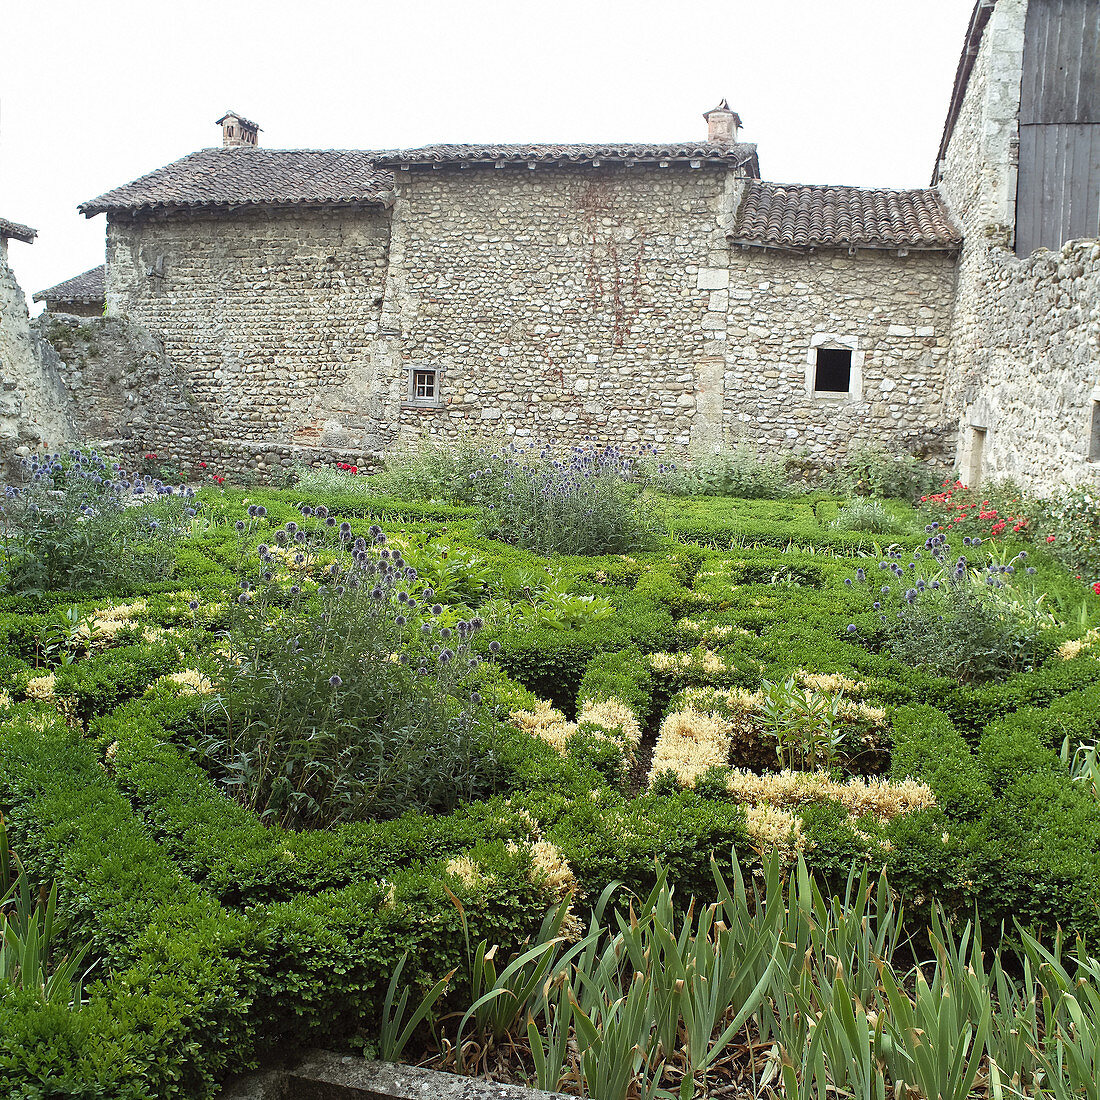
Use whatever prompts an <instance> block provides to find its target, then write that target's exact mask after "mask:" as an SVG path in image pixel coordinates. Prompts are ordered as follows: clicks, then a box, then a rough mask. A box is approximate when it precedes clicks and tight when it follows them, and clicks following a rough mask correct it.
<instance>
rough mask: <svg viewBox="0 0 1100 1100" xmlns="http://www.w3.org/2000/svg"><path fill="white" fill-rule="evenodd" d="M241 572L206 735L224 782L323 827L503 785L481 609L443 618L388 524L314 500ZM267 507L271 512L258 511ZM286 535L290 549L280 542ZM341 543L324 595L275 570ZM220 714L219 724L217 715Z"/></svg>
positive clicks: (253, 802) (250, 800)
mask: <svg viewBox="0 0 1100 1100" xmlns="http://www.w3.org/2000/svg"><path fill="white" fill-rule="evenodd" d="M301 511H302V515H303V518H304V519H307V518H312V519H313V523H312V525H311V526H310V527H308V528H306V529H303V528H302V527H300V526H299V525H298V524H297V523H296V522H294V521H290V522H289V523H288V524H287V526H286V527H284V528H282V529H281V530H280V531H278V532H277V533H276V540H275V544H276V545H275V547H274V548H271V547H269V546H267V544H261V546H260V549H259V551H258V563H257V566H256V574H255V575H256V579H255V580H254V581H249V580H247V579H246V580H244V581H242V582H241V583H242V591H241V593H240V595H239V596H238V599H237V603H236V607H237V615H236V621H235V623H234V625H233V627H232V629H231V631H230V635H229V638H228V640H227V646H226V649H225V651H224V658H223V664H222V668H221V670H220V673H219V683H220V684H221V685H222V686H221V688H220V691H219V694H218V695H217V696H216V697H215V700H214V701H213V702H212V704H211V707H210V711H209V714H210V720H211V725H210V729H209V730H208V732H207V733H206V734H205V736H204V737H203V738H202V739H201V740H200V741H199V742H198V743H197V744H196V746H195V747H196V751H197V752H198V753H199V754H200V756H201V758H202V759H203V761H204V762H205V763H206V765H207V766H208V767H210V768H211V769H213V771H214V773H215V774H216V776H217V777H218V780H219V782H220V783H221V784H222V785H223V786H224V787H225V788H226V789H227V790H228V791H230V792H231V793H233V794H234V796H235V797H237V798H239V799H240V800H241V801H242V802H243V803H244V804H245V805H246V806H248V807H249V808H250V809H252V810H253V811H255V812H256V813H257V814H258V815H259V816H260V819H261V820H263V821H278V822H279V823H281V824H284V825H293V826H297V827H302V826H311V827H316V826H322V825H333V824H337V823H340V822H344V821H354V820H362V819H365V818H373V817H391V816H396V815H398V814H400V813H402V812H404V811H405V810H407V809H409V808H414V807H416V808H423V809H432V810H449V809H452V808H453V807H454V806H455V805H456V804H457V802H458V801H459V800H461V799H463V798H471V797H476V796H478V795H483V794H485V793H488V791H490V790H491V789H492V786H493V783H494V780H495V772H496V757H495V753H494V752H493V748H492V731H493V721H492V719H491V716H489V715H488V714H487V712H486V709H485V707H484V706H483V705H482V701H481V697H480V695H479V694H478V692H477V691H476V690H474V688H475V684H474V680H473V670H474V669H476V667H477V665H478V664H479V661H480V659H479V658H478V657H475V656H473V655H472V652H471V648H470V643H471V640H472V638H473V636H474V634H475V633H476V632H477V630H478V629H479V628H480V626H481V625H482V624H481V620H478V619H471V620H466V619H460V620H459V621H458V622H457V624H456V626H455V628H454V629H453V630H452V629H451V628H450V627H440V626H438V624H437V622H436V619H437V617H438V615H439V614H440V613H441V611H442V605H441V604H432V603H430V601H431V600H432V599H434V597H435V593H434V591H433V590H432V589H430V588H418V589H416V590H415V591H416V592H417V593H418V595H419V597H420V598H419V599H418V598H414V597H412V596H410V595H409V587H410V582H412V581H414V580H415V579H416V570H415V569H413V568H412V566H409V565H407V564H406V562H405V560H404V558H403V557H402V556H401V554H400V553H399V552H393V553H391V551H390V550H389V549H387V548H386V547H385V545H384V544H385V538H384V536H383V535H382V533H381V529H380V528H378V527H377V526H376V525H372V527H371V528H370V530H369V532H368V534H367V537H366V538H364V537H360V538H358V539H353V537H352V534H351V529H350V525H348V524H345V525H343V526H342V527H336V526H335V525H329V524H327V523H326V522H325V521H326V520H327V519H328V518H329V517H328V515H327V509H325V508H324V507H323V506H322V507H321V508H320V509H319V512H320V513H321V514H319V515H316V516H314V512H313V509H312V508H311V507H310V506H308V505H303V506H302V509H301ZM254 518H262V517H254ZM284 546H285V547H286V549H284ZM325 550H329V551H330V552H331V555H332V556H333V557H334V560H333V561H332V562H331V564H329V565H328V566H327V567H325V568H324V569H323V570H322V571H321V579H320V583H319V586H318V588H317V596H316V600H315V601H313V600H309V599H307V597H306V596H305V594H304V591H303V584H302V583H288V582H287V580H283V579H280V577H281V574H279V575H277V573H276V572H275V571H274V570H275V568H276V567H277V563H278V561H279V556H280V552H281V553H282V556H283V557H284V558H285V557H286V556H287V555H290V556H291V559H292V561H293V562H294V564H296V565H298V566H300V567H303V568H304V569H307V570H308V569H309V568H310V567H311V565H313V564H315V563H316V562H317V560H318V555H319V554H321V553H322V552H324V551H325ZM219 717H224V722H223V723H218V721H217V719H218V718H219Z"/></svg>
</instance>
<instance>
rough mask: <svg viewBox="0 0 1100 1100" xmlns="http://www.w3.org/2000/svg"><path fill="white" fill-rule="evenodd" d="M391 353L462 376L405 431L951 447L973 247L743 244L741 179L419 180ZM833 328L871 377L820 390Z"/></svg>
mask: <svg viewBox="0 0 1100 1100" xmlns="http://www.w3.org/2000/svg"><path fill="white" fill-rule="evenodd" d="M398 182H399V198H398V200H397V203H396V205H395V207H394V229H393V243H392V251H391V277H390V281H389V284H388V286H387V298H386V304H385V307H384V313H383V326H384V327H388V328H392V329H393V330H395V331H396V330H400V336H399V337H398V336H394V337H391V338H388V339H387V341H386V347H385V349H384V351H383V354H384V355H385V356H387V357H388V358H389V359H390V360H391V362H392V373H391V377H392V379H393V385H394V387H395V390H394V393H393V395H392V396H391V398H390V404H391V405H393V404H398V405H399V404H400V397H401V395H402V392H403V389H404V387H407V375H408V372H409V371H412V370H417V369H438V370H440V371H441V378H442V383H441V396H442V403H441V407H440V408H438V409H414V408H407V407H406V408H402V409H401V412H400V435H401V437H402V438H404V439H406V440H411V439H415V438H423V437H430V438H446V437H448V436H451V435H453V434H455V433H457V432H458V431H461V430H463V429H467V428H469V427H470V426H472V425H489V426H493V427H497V426H499V427H500V428H501V429H502V430H503V431H504V432H505V433H507V434H508V435H511V436H514V437H515V438H516V439H517V440H530V441H533V442H540V443H541V442H544V441H549V442H557V441H574V440H577V439H581V438H584V437H586V436H590V437H592V438H595V439H608V440H615V441H627V442H631V441H644V442H647V443H655V444H657V445H658V446H662V447H672V448H674V449H681V450H713V449H714V448H715V447H717V446H719V445H721V444H722V443H727V444H729V443H733V442H739V441H744V442H748V443H751V444H752V445H754V446H760V447H780V448H783V449H805V450H807V451H808V452H810V453H811V454H812V455H813V456H814V457H817V458H832V457H836V456H838V455H839V454H841V453H843V452H844V451H845V450H846V449H847V447H848V445H849V444H850V443H851V442H852V441H854V440H859V441H869V442H874V443H878V444H879V445H883V446H914V445H916V446H922V445H927V446H928V447H929V448H930V449H931V450H933V451H938V449H939V448H940V447H941V446H942V443H943V436H944V432H943V417H942V388H943V383H944V369H945V358H946V347H947V336H948V327H949V315H950V303H951V297H952V293H953V272H954V259H953V257H952V256H950V255H945V254H943V253H913V254H910V255H909V256H906V257H899V256H898V255H897V253H896V252H886V251H881V252H879V251H874V250H864V251H861V252H860V253H858V254H857V255H855V256H849V255H848V254H847V252H844V253H820V254H813V255H810V256H795V255H790V254H787V253H781V252H775V251H767V252H764V251H761V250H745V251H743V250H742V249H741V248H740V247H737V248H735V249H734V250H733V251H732V253H731V250H730V248H729V246H728V244H727V242H726V239H725V229H724V227H725V226H726V225H728V223H729V220H730V214H731V211H732V209H733V206H734V205H735V203H736V200H737V182H736V180H735V179H733V178H732V177H729V176H728V175H727V173H726V172H725V171H724V170H722V169H700V170H688V169H685V168H666V169H661V168H656V167H652V168H650V167H641V166H635V167H631V168H624V167H608V168H602V169H569V170H561V169H545V168H541V167H540V168H539V169H537V170H535V171H530V170H528V169H527V168H526V166H525V165H521V166H510V167H508V168H504V169H494V168H470V169H465V170H457V169H453V170H448V171H438V172H415V171H413V172H409V173H401V174H399V181H398ZM815 337H817V338H818V339H819V340H820V339H822V338H832V337H840V338H841V340H842V341H848V342H850V343H851V344H853V345H854V346H855V348H856V349H857V353H858V354H857V356H856V357H855V358H856V359H858V360H859V361H860V362H861V363H862V389H861V392H859V393H858V394H854V395H853V396H852V397H850V398H821V397H817V398H815V397H814V396H813V395H812V394H811V393H808V392H807V379H808V377H809V375H808V373H807V368H808V365H809V362H810V361H811V359H812V355H813V343H814V339H815Z"/></svg>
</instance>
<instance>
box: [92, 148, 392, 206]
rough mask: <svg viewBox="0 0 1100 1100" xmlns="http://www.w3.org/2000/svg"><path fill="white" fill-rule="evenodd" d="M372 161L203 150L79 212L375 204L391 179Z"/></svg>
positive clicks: (292, 152) (337, 154)
mask: <svg viewBox="0 0 1100 1100" xmlns="http://www.w3.org/2000/svg"><path fill="white" fill-rule="evenodd" d="M375 156H376V154H374V153H371V152H366V151H360V150H354V149H258V148H255V147H254V146H230V147H229V148H222V149H202V150H200V151H199V152H197V153H191V154H190V155H189V156H186V157H184V158H183V159H182V160H177V161H174V162H173V163H172V164H169V165H168V166H167V167H165V168H158V169H157V170H156V171H155V172H150V173H149V174H148V175H147V176H142V177H141V178H140V179H137V180H134V182H133V183H128V184H126V185H125V186H123V187H116V188H115V189H114V190H113V191H108V192H106V193H105V194H103V195H100V196H99V197H98V198H95V199H91V200H89V201H88V202H85V203H81V205H80V206H79V208H78V209H79V210H80V212H81V213H82V214H83V215H85V217H89V218H90V217H92V216H94V215H95V214H99V213H101V212H103V211H105V210H137V209H141V208H152V207H196V206H236V205H239V204H242V203H288V202H304V203H336V202H379V203H380V202H385V201H386V199H387V197H388V196H389V193H390V191H391V189H392V186H393V177H392V176H391V175H390V173H389V172H386V171H382V170H380V169H378V168H376V167H375Z"/></svg>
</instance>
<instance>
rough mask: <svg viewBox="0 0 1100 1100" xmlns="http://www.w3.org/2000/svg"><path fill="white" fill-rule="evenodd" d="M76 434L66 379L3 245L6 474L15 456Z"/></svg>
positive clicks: (1, 460)
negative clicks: (45, 346) (38, 334)
mask: <svg viewBox="0 0 1100 1100" xmlns="http://www.w3.org/2000/svg"><path fill="white" fill-rule="evenodd" d="M75 438H76V431H75V428H74V427H73V424H72V422H71V420H70V418H69V396H68V394H67V392H66V390H65V386H64V383H63V382H62V381H61V379H60V377H59V376H58V374H57V372H56V371H55V370H53V369H52V367H51V365H50V364H48V363H45V362H44V361H43V358H42V356H41V353H40V349H39V346H38V344H37V342H36V340H35V337H34V334H33V332H32V331H31V323H30V316H29V314H28V311H27V299H26V298H25V297H24V295H23V291H22V290H21V289H20V287H19V284H18V283H17V282H16V280H15V275H14V274H13V273H12V270H11V268H10V267H9V266H8V263H7V257H6V255H5V253H4V251H3V250H2V249H0V479H2V478H3V476H4V473H3V468H4V466H5V465H6V463H8V462H9V461H11V460H12V459H18V458H19V457H21V456H25V455H27V454H29V453H31V451H33V450H41V449H43V448H49V449H57V448H61V447H63V446H64V445H65V444H66V443H68V442H70V441H72V440H73V439H75Z"/></svg>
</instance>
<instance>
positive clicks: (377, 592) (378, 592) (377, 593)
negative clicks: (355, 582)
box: [370, 588, 385, 600]
mask: <svg viewBox="0 0 1100 1100" xmlns="http://www.w3.org/2000/svg"><path fill="white" fill-rule="evenodd" d="M370 594H371V598H372V599H375V600H380V599H381V598H382V597H383V595H385V593H384V592H383V591H382V589H381V588H372V589H371V592H370Z"/></svg>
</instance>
